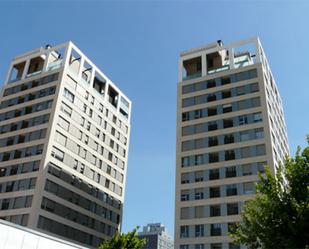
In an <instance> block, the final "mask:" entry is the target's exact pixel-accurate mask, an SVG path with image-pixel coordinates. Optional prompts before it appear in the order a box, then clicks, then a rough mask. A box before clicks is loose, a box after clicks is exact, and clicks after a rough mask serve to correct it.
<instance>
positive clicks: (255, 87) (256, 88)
mask: <svg viewBox="0 0 309 249" xmlns="http://www.w3.org/2000/svg"><path fill="white" fill-rule="evenodd" d="M250 91H251V92H252V93H254V92H258V91H259V84H258V83H253V84H251V85H250Z"/></svg>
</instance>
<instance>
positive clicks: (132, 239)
mask: <svg viewBox="0 0 309 249" xmlns="http://www.w3.org/2000/svg"><path fill="white" fill-rule="evenodd" d="M137 229H138V228H135V229H134V230H133V231H132V232H128V233H116V234H115V235H114V236H113V237H112V238H111V240H105V241H104V242H103V243H102V244H101V245H100V247H99V249H141V248H142V247H143V246H144V245H145V244H146V241H145V239H139V237H138V236H137Z"/></svg>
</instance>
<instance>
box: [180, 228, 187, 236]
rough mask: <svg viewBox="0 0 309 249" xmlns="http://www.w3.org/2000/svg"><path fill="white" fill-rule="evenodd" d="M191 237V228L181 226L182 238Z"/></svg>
mask: <svg viewBox="0 0 309 249" xmlns="http://www.w3.org/2000/svg"><path fill="white" fill-rule="evenodd" d="M188 237H189V226H180V238H188Z"/></svg>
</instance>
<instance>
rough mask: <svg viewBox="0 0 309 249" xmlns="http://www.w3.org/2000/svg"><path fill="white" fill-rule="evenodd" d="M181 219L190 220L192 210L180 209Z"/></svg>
mask: <svg viewBox="0 0 309 249" xmlns="http://www.w3.org/2000/svg"><path fill="white" fill-rule="evenodd" d="M180 219H182V220H184V219H190V208H188V207H185V208H181V209H180Z"/></svg>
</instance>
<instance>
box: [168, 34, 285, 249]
mask: <svg viewBox="0 0 309 249" xmlns="http://www.w3.org/2000/svg"><path fill="white" fill-rule="evenodd" d="M288 153H289V148H288V139H287V130H286V125H285V121H284V115H283V109H282V100H281V98H280V95H279V91H278V88H277V85H276V83H275V80H274V78H273V75H272V73H271V71H270V68H269V64H268V62H267V59H266V56H265V53H264V51H263V48H262V46H261V44H260V41H259V39H258V38H251V39H248V40H243V41H239V42H235V43H232V44H229V45H224V44H223V43H222V41H217V42H214V43H212V44H208V45H206V46H204V47H200V48H196V49H191V50H189V51H186V52H183V53H181V55H180V60H179V84H178V103H177V154H176V192H175V239H174V240H175V249H238V248H243V246H238V245H235V244H233V241H232V239H231V238H230V237H229V236H228V231H229V229H231V228H233V226H235V223H237V222H239V221H240V212H241V209H242V206H243V205H244V203H245V202H246V201H247V200H249V199H251V198H253V197H254V194H255V182H256V181H257V180H258V172H263V171H264V165H265V164H267V165H269V167H270V169H271V170H272V172H276V168H277V167H278V164H279V162H280V161H282V160H283V158H284V156H285V155H286V154H288Z"/></svg>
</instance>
